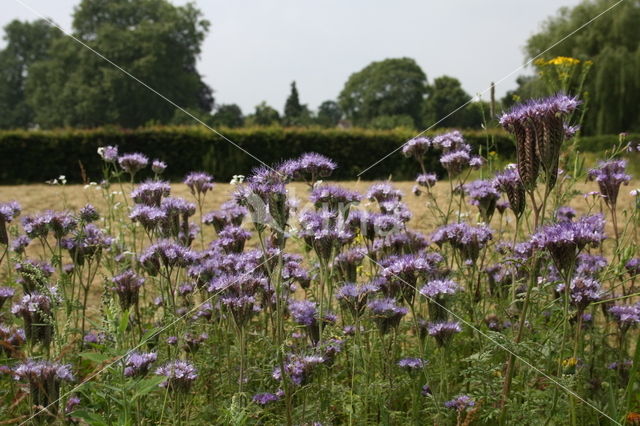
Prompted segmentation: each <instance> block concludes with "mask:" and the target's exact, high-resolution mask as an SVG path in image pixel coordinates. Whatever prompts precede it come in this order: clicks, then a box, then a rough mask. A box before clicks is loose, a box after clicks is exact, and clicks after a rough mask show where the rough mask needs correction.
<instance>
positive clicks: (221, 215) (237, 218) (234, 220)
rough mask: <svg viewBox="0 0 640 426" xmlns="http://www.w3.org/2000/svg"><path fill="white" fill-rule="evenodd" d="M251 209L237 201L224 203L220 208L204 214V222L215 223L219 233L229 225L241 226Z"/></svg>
mask: <svg viewBox="0 0 640 426" xmlns="http://www.w3.org/2000/svg"><path fill="white" fill-rule="evenodd" d="M248 213H249V211H248V210H247V209H246V208H245V207H242V206H239V205H238V204H236V203H235V201H229V202H226V203H224V204H223V205H222V206H221V208H220V210H217V211H213V212H211V213H208V214H206V215H205V216H204V218H203V222H204V223H205V224H207V225H213V227H214V229H215V230H216V232H217V233H220V231H222V230H223V229H224V228H225V227H227V226H229V225H233V226H240V225H241V224H242V221H243V220H244V218H245V216H246V215H247V214H248Z"/></svg>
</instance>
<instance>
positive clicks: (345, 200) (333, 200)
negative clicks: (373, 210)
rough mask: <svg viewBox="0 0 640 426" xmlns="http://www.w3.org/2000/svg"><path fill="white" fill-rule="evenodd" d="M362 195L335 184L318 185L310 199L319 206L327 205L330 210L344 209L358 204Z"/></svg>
mask: <svg viewBox="0 0 640 426" xmlns="http://www.w3.org/2000/svg"><path fill="white" fill-rule="evenodd" d="M361 199H362V196H361V195H360V194H358V193H357V192H355V191H349V190H347V189H344V188H341V187H339V186H334V185H317V186H315V187H314V188H313V190H312V191H311V194H310V195H309V200H310V201H311V202H312V203H313V204H314V205H315V206H316V207H317V208H321V207H323V206H327V207H328V208H329V209H330V210H341V211H342V210H344V209H348V208H349V207H350V206H351V205H354V204H358V203H359V202H360V200H361Z"/></svg>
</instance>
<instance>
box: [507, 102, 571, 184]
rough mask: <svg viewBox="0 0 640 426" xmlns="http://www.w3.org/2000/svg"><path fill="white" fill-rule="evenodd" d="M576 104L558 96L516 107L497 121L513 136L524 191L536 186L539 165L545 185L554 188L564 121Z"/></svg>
mask: <svg viewBox="0 0 640 426" xmlns="http://www.w3.org/2000/svg"><path fill="white" fill-rule="evenodd" d="M578 104H579V101H578V100H577V99H576V98H572V97H569V96H566V95H564V94H558V95H555V96H551V97H549V98H545V99H532V100H529V101H528V102H526V103H524V104H518V105H516V106H514V107H513V108H512V109H511V110H510V111H509V112H507V113H505V114H503V115H502V116H501V117H500V124H501V125H502V126H503V127H504V128H505V129H506V130H507V131H509V132H510V133H512V134H514V135H515V139H516V152H517V156H518V172H519V173H520V177H521V179H522V182H523V184H524V185H525V186H526V187H527V188H533V187H534V186H535V184H536V180H537V177H538V173H539V168H540V165H542V168H543V169H544V170H545V172H546V174H547V185H548V186H549V187H550V188H552V187H553V186H554V185H555V182H556V180H557V177H558V157H559V155H560V147H561V145H562V142H563V141H564V139H565V135H566V132H565V123H564V118H565V117H566V116H567V115H568V114H570V113H572V112H573V111H574V110H575V109H576V108H577V106H578Z"/></svg>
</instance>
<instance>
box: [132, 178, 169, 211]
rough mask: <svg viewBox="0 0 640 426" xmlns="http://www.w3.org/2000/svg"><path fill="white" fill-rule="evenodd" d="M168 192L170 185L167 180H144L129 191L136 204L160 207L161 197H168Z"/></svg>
mask: <svg viewBox="0 0 640 426" xmlns="http://www.w3.org/2000/svg"><path fill="white" fill-rule="evenodd" d="M170 193H171V185H169V182H162V181H146V182H144V183H141V184H140V185H138V186H136V188H135V189H134V190H133V191H131V198H132V199H133V201H134V202H136V203H137V204H143V205H145V206H152V207H160V203H161V202H162V198H163V197H168V196H169V194H170Z"/></svg>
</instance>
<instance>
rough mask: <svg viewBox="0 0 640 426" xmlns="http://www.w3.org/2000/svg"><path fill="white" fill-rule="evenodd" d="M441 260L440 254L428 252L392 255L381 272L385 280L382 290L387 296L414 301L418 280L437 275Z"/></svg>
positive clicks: (409, 301)
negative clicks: (429, 253)
mask: <svg viewBox="0 0 640 426" xmlns="http://www.w3.org/2000/svg"><path fill="white" fill-rule="evenodd" d="M440 260H441V257H440V256H439V255H436V256H431V255H428V254H426V253H420V254H406V255H402V256H394V257H391V258H390V259H389V261H388V264H384V265H383V266H384V267H383V269H382V271H381V273H380V276H381V277H382V278H384V280H385V283H384V284H383V285H382V286H381V290H382V292H383V293H384V294H385V296H387V297H398V296H400V297H401V298H402V299H404V300H406V301H407V302H408V303H412V301H413V297H414V295H415V290H416V285H417V283H418V281H419V280H426V279H429V278H433V277H435V275H436V274H437V272H438V263H439V262H440ZM385 263H387V262H385Z"/></svg>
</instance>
